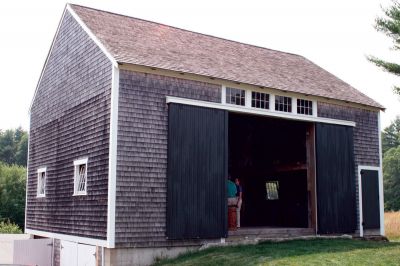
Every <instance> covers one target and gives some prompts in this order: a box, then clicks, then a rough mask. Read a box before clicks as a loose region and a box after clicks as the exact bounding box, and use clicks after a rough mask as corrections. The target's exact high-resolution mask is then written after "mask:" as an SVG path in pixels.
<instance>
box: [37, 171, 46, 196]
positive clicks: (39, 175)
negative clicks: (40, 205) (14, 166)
mask: <svg viewBox="0 0 400 266" xmlns="http://www.w3.org/2000/svg"><path fill="white" fill-rule="evenodd" d="M42 173H44V180H43V183H44V184H43V185H44V188H43V193H40V189H41V185H42V182H41V176H42ZM46 181H47V168H46V167H42V168H39V169H38V170H37V189H36V197H37V198H43V197H46Z"/></svg>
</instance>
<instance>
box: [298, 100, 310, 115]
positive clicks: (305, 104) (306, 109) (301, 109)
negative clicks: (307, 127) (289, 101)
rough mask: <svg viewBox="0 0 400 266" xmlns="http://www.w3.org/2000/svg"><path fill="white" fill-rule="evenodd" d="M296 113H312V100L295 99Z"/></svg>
mask: <svg viewBox="0 0 400 266" xmlns="http://www.w3.org/2000/svg"><path fill="white" fill-rule="evenodd" d="M297 113H298V114H302V115H313V102H312V101H309V100H303V99H297Z"/></svg>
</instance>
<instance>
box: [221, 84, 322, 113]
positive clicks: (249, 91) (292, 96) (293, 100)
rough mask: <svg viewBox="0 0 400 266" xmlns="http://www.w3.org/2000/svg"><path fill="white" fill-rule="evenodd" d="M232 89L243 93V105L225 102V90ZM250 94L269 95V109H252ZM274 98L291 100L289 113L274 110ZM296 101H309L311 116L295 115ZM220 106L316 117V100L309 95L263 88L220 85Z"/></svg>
mask: <svg viewBox="0 0 400 266" xmlns="http://www.w3.org/2000/svg"><path fill="white" fill-rule="evenodd" d="M227 87H228V88H232V89H237V90H244V91H245V105H236V104H231V103H227V102H226V88H227ZM252 92H260V93H265V94H268V95H269V108H268V109H263V108H257V107H252V106H251V103H252ZM275 96H283V97H288V98H290V99H291V108H292V111H291V112H286V111H279V110H276V109H275ZM297 99H300V100H306V101H311V102H312V115H306V114H300V113H297ZM221 104H223V105H232V106H238V107H241V108H246V109H252V110H253V109H257V110H260V111H263V112H266V113H280V114H292V115H295V116H299V117H318V115H317V112H318V110H317V106H318V105H317V100H316V99H315V98H312V97H311V98H310V97H309V95H300V94H294V93H288V92H283V93H277V92H276V91H275V90H272V89H268V88H264V89H257V88H254V89H251V88H244V87H242V86H240V85H239V86H226V85H222V86H221Z"/></svg>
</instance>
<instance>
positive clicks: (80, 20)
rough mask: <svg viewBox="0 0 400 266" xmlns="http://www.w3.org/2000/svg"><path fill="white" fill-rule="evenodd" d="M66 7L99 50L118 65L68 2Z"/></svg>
mask: <svg viewBox="0 0 400 266" xmlns="http://www.w3.org/2000/svg"><path fill="white" fill-rule="evenodd" d="M66 9H67V10H68V12H69V13H70V14H71V15H72V17H73V18H74V19H75V20H76V22H78V24H79V26H81V27H82V29H83V30H84V31H85V32H86V33H87V34H88V35H89V37H90V39H92V40H93V42H94V43H95V44H96V45H97V46H98V47H99V48H100V50H101V51H103V53H104V54H105V55H106V56H107V58H108V59H109V60H110V61H111V63H112V64H113V65H114V66H118V63H117V61H116V60H115V58H114V57H113V56H112V55H111V53H110V52H109V51H108V50H107V49H106V47H105V46H104V45H103V44H102V43H101V42H100V40H99V39H97V37H96V36H95V35H94V34H93V32H92V31H91V30H90V29H89V28H88V27H87V26H86V24H85V23H84V22H83V21H82V19H81V18H80V17H79V16H78V15H77V14H76V13H75V11H74V10H73V9H72V7H71V6H70V4H67V7H66Z"/></svg>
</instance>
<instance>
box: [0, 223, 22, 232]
mask: <svg viewBox="0 0 400 266" xmlns="http://www.w3.org/2000/svg"><path fill="white" fill-rule="evenodd" d="M0 234H22V230H21V228H19V226H18V225H16V224H14V223H12V222H10V221H2V222H0Z"/></svg>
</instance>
